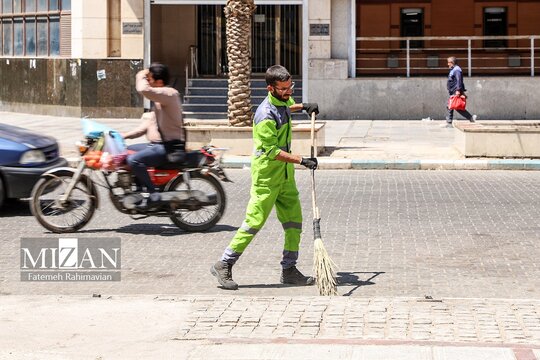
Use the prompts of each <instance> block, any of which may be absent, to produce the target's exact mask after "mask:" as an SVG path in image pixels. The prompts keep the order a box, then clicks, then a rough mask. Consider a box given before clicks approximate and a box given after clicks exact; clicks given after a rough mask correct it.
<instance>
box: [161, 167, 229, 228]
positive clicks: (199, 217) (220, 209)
mask: <svg viewBox="0 0 540 360" xmlns="http://www.w3.org/2000/svg"><path fill="white" fill-rule="evenodd" d="M190 178H191V179H190V185H191V190H196V191H201V192H203V193H204V194H205V195H207V196H210V197H212V196H215V197H216V205H207V206H202V207H201V208H200V209H198V210H186V209H176V210H174V212H173V214H172V215H171V216H170V218H171V220H172V222H173V223H174V224H175V225H176V226H178V227H179V228H180V229H182V230H185V231H188V232H202V231H206V230H209V229H211V228H212V227H214V226H215V225H216V224H217V222H218V221H219V220H220V219H221V217H222V216H223V213H224V211H225V205H226V203H227V200H226V198H225V191H224V190H223V186H221V184H220V182H219V180H217V179H216V178H215V177H214V176H212V175H203V174H201V173H196V172H193V173H191V174H190ZM167 190H168V191H175V190H176V191H178V190H187V186H186V184H185V182H184V179H183V178H182V176H179V177H178V178H176V179H175V180H173V182H172V183H171V185H170V186H169V187H168V188H167Z"/></svg>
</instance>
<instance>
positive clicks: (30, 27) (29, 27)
mask: <svg viewBox="0 0 540 360" xmlns="http://www.w3.org/2000/svg"><path fill="white" fill-rule="evenodd" d="M26 56H36V19H34V18H26Z"/></svg>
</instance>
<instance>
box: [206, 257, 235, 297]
mask: <svg viewBox="0 0 540 360" xmlns="http://www.w3.org/2000/svg"><path fill="white" fill-rule="evenodd" d="M232 267H233V265H232V264H229V263H227V262H225V261H221V260H220V261H218V262H217V263H215V264H214V265H212V267H211V268H210V273H212V275H214V276H215V277H216V278H217V280H218V281H219V283H220V284H221V286H223V288H224V289H226V290H237V289H238V284H237V283H235V282H234V280H233V279H232Z"/></svg>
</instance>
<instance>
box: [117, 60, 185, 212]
mask: <svg viewBox="0 0 540 360" xmlns="http://www.w3.org/2000/svg"><path fill="white" fill-rule="evenodd" d="M168 83H169V68H168V67H167V65H164V64H161V63H157V62H155V63H152V64H151V65H150V67H149V68H148V69H144V70H141V71H139V72H138V73H137V75H136V89H137V91H138V92H139V93H140V94H141V95H143V96H144V97H146V98H147V99H148V100H150V101H152V102H153V106H152V111H151V112H150V114H149V115H146V114H145V115H144V116H143V119H144V120H143V123H142V124H141V125H140V126H139V127H138V128H137V129H135V130H133V131H130V132H127V133H124V134H122V136H123V138H124V139H134V138H138V137H140V136H142V135H146V137H147V139H148V140H149V141H150V143H149V144H148V145H147V146H146V147H145V148H144V149H142V150H140V151H138V152H137V153H135V154H132V155H129V156H128V158H127V162H128V164H129V166H130V167H131V171H132V172H133V174H134V175H135V177H136V178H137V180H138V182H139V183H140V184H141V185H142V186H144V187H145V188H146V191H148V193H149V196H148V198H147V199H144V200H143V202H142V203H141V204H140V205H138V206H137V207H138V208H139V209H142V210H147V209H150V208H152V207H154V206H155V205H157V204H159V202H160V200H161V195H160V194H159V192H157V191H156V189H155V187H154V184H153V183H152V180H151V179H150V175H149V174H148V170H147V167H149V166H151V167H158V166H160V165H163V164H164V163H166V162H167V151H166V149H165V143H166V142H172V141H181V142H182V143H185V137H184V122H183V118H182V104H181V102H180V96H179V93H178V91H177V90H176V89H174V88H172V87H169V86H167V84H168Z"/></svg>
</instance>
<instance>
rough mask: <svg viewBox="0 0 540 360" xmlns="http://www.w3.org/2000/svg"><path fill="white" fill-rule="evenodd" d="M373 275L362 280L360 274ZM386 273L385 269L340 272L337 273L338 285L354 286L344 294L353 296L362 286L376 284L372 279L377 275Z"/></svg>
mask: <svg viewBox="0 0 540 360" xmlns="http://www.w3.org/2000/svg"><path fill="white" fill-rule="evenodd" d="M357 274H358V275H360V274H362V275H371V276H370V277H369V278H368V279H366V280H360V278H359V277H358V275H357ZM381 274H384V271H365V272H338V273H337V274H336V275H337V277H336V280H337V285H338V286H354V287H353V288H352V289H351V290H349V291H348V292H347V293H345V294H343V295H342V296H351V295H352V294H353V293H354V292H355V291H356V290H358V289H359V288H360V287H362V286H367V285H375V283H374V282H373V281H372V280H373V279H375V278H376V277H377V276H379V275H381Z"/></svg>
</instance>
